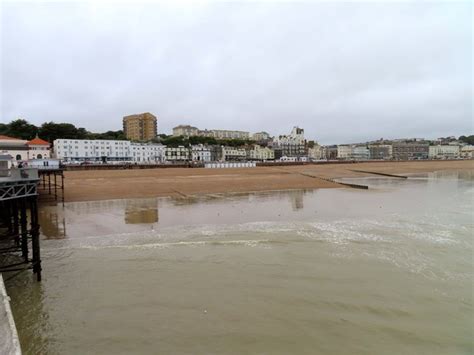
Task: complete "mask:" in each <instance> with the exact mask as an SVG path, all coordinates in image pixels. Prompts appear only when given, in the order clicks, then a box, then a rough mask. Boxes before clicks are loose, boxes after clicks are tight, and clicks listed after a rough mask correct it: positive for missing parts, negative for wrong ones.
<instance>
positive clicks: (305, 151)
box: [0, 127, 474, 164]
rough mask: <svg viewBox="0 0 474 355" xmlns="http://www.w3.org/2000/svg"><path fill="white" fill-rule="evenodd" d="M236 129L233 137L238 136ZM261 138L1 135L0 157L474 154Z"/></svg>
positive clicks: (299, 136)
mask: <svg viewBox="0 0 474 355" xmlns="http://www.w3.org/2000/svg"><path fill="white" fill-rule="evenodd" d="M219 132H221V133H219ZM222 132H234V133H235V132H239V131H219V130H215V132H214V134H215V135H216V136H219V137H222V135H219V134H224V133H222ZM234 133H232V134H229V135H234V136H236V135H235V134H234ZM246 133H248V132H246ZM261 133H265V132H261ZM225 134H228V133H225ZM259 134H260V133H259ZM180 135H181V134H180ZM240 137H242V136H240ZM238 139H241V138H238ZM255 141H256V142H259V143H254V144H247V145H244V146H239V147H233V146H222V145H204V144H198V145H190V146H177V147H176V146H168V147H167V146H165V145H163V144H159V143H151V142H148V143H142V142H134V141H129V140H88V139H57V140H55V141H54V143H53V145H52V147H50V144H49V143H48V142H46V141H44V140H42V139H40V138H38V137H36V138H35V139H33V140H31V141H26V140H21V139H16V138H12V137H6V136H0V155H10V156H11V157H12V159H13V160H15V161H29V160H33V159H46V158H57V159H60V160H61V161H62V162H64V163H66V164H67V163H87V162H89V163H97V162H99V163H138V164H143V163H147V164H161V163H179V162H217V161H234V162H235V161H239V162H241V161H275V160H276V161H290V162H291V161H319V160H357V161H361V160H423V159H472V158H474V146H470V145H465V144H463V143H461V142H459V141H456V140H451V141H449V142H445V141H438V142H436V141H435V142H433V141H425V140H420V139H412V140H397V141H385V140H380V141H375V142H369V143H363V144H342V145H332V146H321V145H319V144H317V143H314V142H308V141H307V140H306V139H305V137H304V130H303V129H302V128H299V127H294V128H293V130H292V131H291V133H290V134H288V135H281V136H278V137H270V136H269V135H268V133H265V134H264V135H261V136H259V140H257V139H255Z"/></svg>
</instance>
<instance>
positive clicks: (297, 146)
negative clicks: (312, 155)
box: [273, 127, 306, 157]
mask: <svg viewBox="0 0 474 355" xmlns="http://www.w3.org/2000/svg"><path fill="white" fill-rule="evenodd" d="M273 146H274V147H276V148H279V149H281V154H282V156H289V157H299V156H305V155H306V140H305V138H304V129H302V128H299V127H293V129H292V130H291V133H290V134H289V135H282V136H278V137H276V138H275V139H274V140H273Z"/></svg>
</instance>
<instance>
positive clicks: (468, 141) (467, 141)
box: [459, 134, 474, 145]
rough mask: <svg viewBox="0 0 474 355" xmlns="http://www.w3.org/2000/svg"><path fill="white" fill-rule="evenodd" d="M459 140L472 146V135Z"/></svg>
mask: <svg viewBox="0 0 474 355" xmlns="http://www.w3.org/2000/svg"><path fill="white" fill-rule="evenodd" d="M459 140H460V141H461V142H464V143H467V144H469V145H474V135H472V134H471V135H470V136H460V137H459Z"/></svg>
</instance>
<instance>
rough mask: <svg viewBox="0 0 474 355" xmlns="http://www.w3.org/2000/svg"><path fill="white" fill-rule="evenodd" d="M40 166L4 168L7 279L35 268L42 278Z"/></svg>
mask: <svg viewBox="0 0 474 355" xmlns="http://www.w3.org/2000/svg"><path fill="white" fill-rule="evenodd" d="M39 181H40V179H39V175H38V169H35V168H21V169H18V168H11V169H0V272H1V273H2V274H3V276H4V279H5V281H8V280H9V279H10V278H12V277H14V276H16V275H18V274H20V273H21V272H24V271H26V270H33V273H34V274H35V275H36V279H37V280H38V281H41V255H40V238H39V236H40V231H39V228H40V226H39V222H38V183H39Z"/></svg>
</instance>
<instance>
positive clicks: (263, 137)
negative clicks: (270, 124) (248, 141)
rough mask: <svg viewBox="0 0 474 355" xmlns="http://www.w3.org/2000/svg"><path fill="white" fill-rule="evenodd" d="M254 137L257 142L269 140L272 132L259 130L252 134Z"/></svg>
mask: <svg viewBox="0 0 474 355" xmlns="http://www.w3.org/2000/svg"><path fill="white" fill-rule="evenodd" d="M252 139H253V140H254V141H257V142H261V141H267V140H269V139H270V134H268V133H267V132H257V133H254V134H252Z"/></svg>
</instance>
